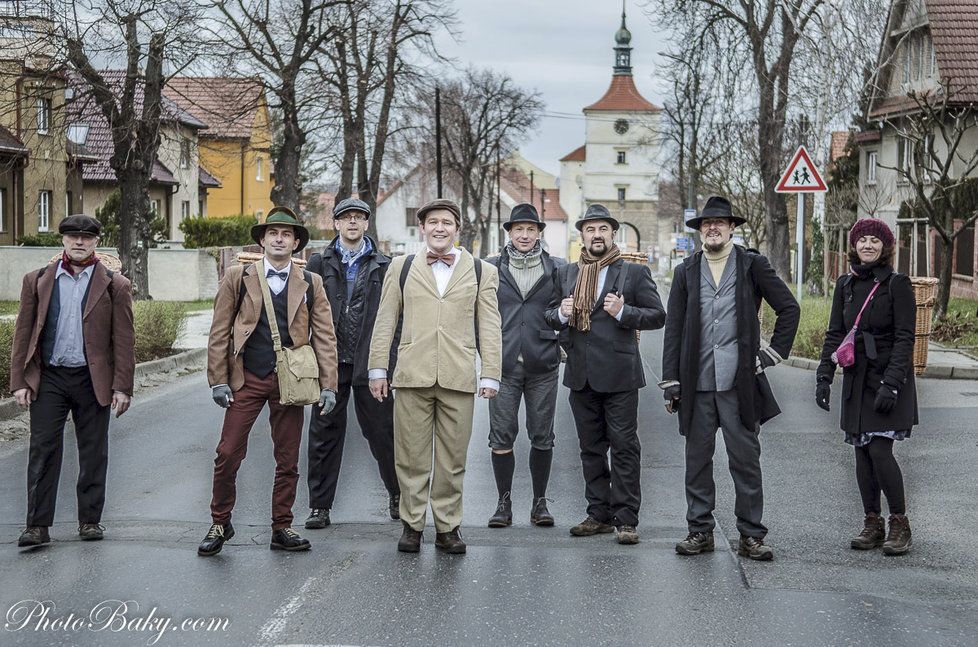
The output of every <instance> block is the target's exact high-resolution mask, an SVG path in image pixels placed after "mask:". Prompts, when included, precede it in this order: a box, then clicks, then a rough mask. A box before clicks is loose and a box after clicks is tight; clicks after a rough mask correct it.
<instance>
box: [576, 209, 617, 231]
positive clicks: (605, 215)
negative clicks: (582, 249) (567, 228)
mask: <svg viewBox="0 0 978 647" xmlns="http://www.w3.org/2000/svg"><path fill="white" fill-rule="evenodd" d="M589 220H606V221H608V222H609V223H611V228H612V229H614V230H615V231H618V229H619V228H620V227H621V225H620V224H619V223H618V221H617V220H615V219H614V218H612V217H611V212H610V211H608V207H606V206H604V205H603V204H592V205H591V206H590V207H588V208H587V211H585V212H584V215H583V216H581V218H580V219H579V220H578V221H577V222H575V223H574V226H575V227H577V231H582V230H583V228H584V223H586V222H588V221H589Z"/></svg>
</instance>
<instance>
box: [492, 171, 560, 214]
mask: <svg viewBox="0 0 978 647" xmlns="http://www.w3.org/2000/svg"><path fill="white" fill-rule="evenodd" d="M499 181H500V184H501V185H502V190H503V193H505V194H507V195H508V196H509V197H510V198H512V199H513V200H514V201H516V202H517V203H519V202H530V177H529V176H528V175H527V174H525V173H523V171H521V170H520V169H518V168H516V167H512V166H511V167H509V168H505V169H503V172H502V173H500V178H499ZM544 196H546V199H547V201H546V203H543V198H544ZM532 204H533V206H534V207H536V210H537V213H539V214H540V215H541V217H542V218H543V220H544V221H561V222H566V221H567V212H565V211H564V210H563V208H561V206H560V191H558V190H557V189H540V187H534V188H533V201H532Z"/></svg>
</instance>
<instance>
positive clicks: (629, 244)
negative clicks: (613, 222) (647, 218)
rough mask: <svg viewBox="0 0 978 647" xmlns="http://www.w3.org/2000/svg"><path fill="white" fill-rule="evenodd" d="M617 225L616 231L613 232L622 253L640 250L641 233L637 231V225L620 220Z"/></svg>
mask: <svg viewBox="0 0 978 647" xmlns="http://www.w3.org/2000/svg"><path fill="white" fill-rule="evenodd" d="M619 225H620V226H619V227H618V232H617V233H616V234H615V243H616V244H617V245H618V248H619V249H620V250H621V251H622V253H625V252H639V251H641V250H642V235H641V234H639V233H638V227H636V226H635V225H633V224H632V223H630V222H621V223H619Z"/></svg>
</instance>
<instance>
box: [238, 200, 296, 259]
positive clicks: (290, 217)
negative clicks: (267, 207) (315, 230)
mask: <svg viewBox="0 0 978 647" xmlns="http://www.w3.org/2000/svg"><path fill="white" fill-rule="evenodd" d="M269 225H290V226H291V227H292V229H294V230H295V237H296V238H298V239H299V246H298V247H296V248H295V251H296V252H298V251H302V248H303V247H305V246H306V245H307V244H308V243H309V230H308V229H306V227H305V225H303V224H302V223H301V222H299V219H298V218H296V216H295V212H294V211H292V210H291V209H289V208H288V207H274V208H273V209H272V210H271V211H269V212H268V217H266V218H265V222H260V223H258V224H257V225H254V226H253V227H252V228H251V239H252V240H253V241H255V242H256V243H258V244H259V245H261V244H262V240H263V239H264V238H265V230H266V229H268V227H269Z"/></svg>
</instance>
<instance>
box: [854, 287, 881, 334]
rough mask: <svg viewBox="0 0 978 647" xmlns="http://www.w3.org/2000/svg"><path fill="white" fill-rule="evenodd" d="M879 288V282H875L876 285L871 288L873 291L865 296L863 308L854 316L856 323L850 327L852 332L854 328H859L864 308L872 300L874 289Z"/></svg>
mask: <svg viewBox="0 0 978 647" xmlns="http://www.w3.org/2000/svg"><path fill="white" fill-rule="evenodd" d="M879 286H880V282H879V281H876V284H875V285H874V286H873V289H872V290H870V291H869V294H868V295H867V296H866V300H865V301H863V307H862V308H860V309H859V314H857V315H856V323H854V324H853V325H852V329H853V330H855V329H856V328H859V320H860V319H862V317H863V311H864V310H865V309H866V306H868V305H869V300H870V299H872V298H873V293H874V292H876V289H877V288H878V287H879Z"/></svg>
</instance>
